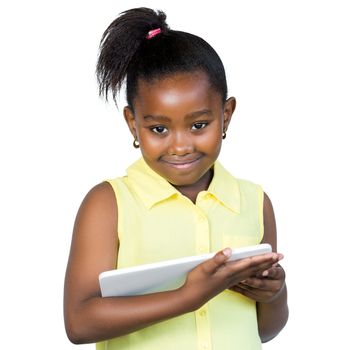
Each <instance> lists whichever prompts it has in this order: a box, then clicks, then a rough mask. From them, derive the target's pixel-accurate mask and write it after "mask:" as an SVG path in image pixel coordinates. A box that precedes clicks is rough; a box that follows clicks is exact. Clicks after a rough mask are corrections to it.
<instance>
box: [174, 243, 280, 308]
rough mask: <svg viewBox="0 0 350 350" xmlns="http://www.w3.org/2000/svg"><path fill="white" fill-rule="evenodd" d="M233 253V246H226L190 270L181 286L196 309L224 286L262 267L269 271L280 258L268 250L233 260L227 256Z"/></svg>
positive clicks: (233, 284) (246, 276)
mask: <svg viewBox="0 0 350 350" xmlns="http://www.w3.org/2000/svg"><path fill="white" fill-rule="evenodd" d="M231 254H232V250H231V249H230V248H226V249H224V250H223V251H220V252H218V253H217V254H216V255H215V256H214V257H213V258H211V259H209V260H207V261H205V262H204V263H202V264H200V265H198V266H197V267H196V268H195V269H193V270H192V271H191V272H190V273H189V274H188V276H187V279H186V282H185V284H184V285H183V286H182V287H181V288H180V289H181V292H183V293H185V296H186V297H187V300H189V301H190V303H191V306H192V307H193V309H194V310H195V309H197V308H198V307H200V306H202V305H203V304H205V303H206V302H207V301H208V300H210V299H211V298H213V297H214V296H216V295H217V294H219V293H221V292H222V291H224V290H225V289H227V288H229V287H232V286H235V285H238V284H239V283H240V282H241V281H242V280H247V279H248V278H249V277H251V276H255V275H257V274H258V273H259V272H262V271H270V270H269V269H270V268H272V266H273V264H275V263H277V262H278V261H279V259H280V256H279V255H278V254H277V253H268V254H262V255H257V256H253V257H250V258H246V259H241V260H238V261H234V262H230V261H228V259H229V257H230V256H231Z"/></svg>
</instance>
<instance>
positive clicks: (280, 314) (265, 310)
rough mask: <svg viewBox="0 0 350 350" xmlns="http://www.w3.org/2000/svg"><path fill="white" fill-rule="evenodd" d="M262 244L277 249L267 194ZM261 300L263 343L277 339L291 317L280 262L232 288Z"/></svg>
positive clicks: (259, 322)
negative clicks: (289, 316)
mask: <svg viewBox="0 0 350 350" xmlns="http://www.w3.org/2000/svg"><path fill="white" fill-rule="evenodd" d="M262 243H269V244H271V246H272V250H273V251H274V252H276V251H277V233H276V222H275V216H274V212H273V207H272V203H271V201H270V199H269V197H268V196H267V195H266V194H265V195H264V238H263V240H262ZM232 289H233V290H235V291H236V292H239V293H241V294H243V295H245V296H247V297H249V298H251V299H254V300H256V301H257V316H258V326H259V334H260V338H261V341H262V342H267V341H269V340H271V339H273V338H274V337H275V336H276V335H277V334H278V333H279V332H280V331H281V330H282V329H283V327H284V326H285V324H286V323H287V320H288V305H287V287H286V284H285V273H284V270H283V268H282V267H281V266H280V265H279V264H275V266H273V267H272V268H270V269H268V270H266V271H264V272H263V273H259V274H258V275H256V276H255V277H251V278H248V279H247V280H245V281H242V282H241V283H240V284H238V285H236V286H235V287H233V288H232Z"/></svg>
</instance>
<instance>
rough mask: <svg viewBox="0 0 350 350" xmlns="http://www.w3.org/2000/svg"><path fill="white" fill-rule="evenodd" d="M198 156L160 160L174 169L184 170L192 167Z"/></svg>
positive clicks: (198, 158)
mask: <svg viewBox="0 0 350 350" xmlns="http://www.w3.org/2000/svg"><path fill="white" fill-rule="evenodd" d="M200 158H202V157H201V156H200V157H197V158H189V159H162V162H163V163H165V164H166V165H168V166H171V167H172V168H174V169H179V170H185V169H189V168H191V167H193V166H194V165H196V163H197V162H198V161H199V160H200Z"/></svg>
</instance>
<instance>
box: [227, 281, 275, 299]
mask: <svg viewBox="0 0 350 350" xmlns="http://www.w3.org/2000/svg"><path fill="white" fill-rule="evenodd" d="M231 290H232V291H234V292H236V293H239V294H242V295H244V296H245V297H247V298H250V299H253V300H255V301H268V300H270V299H271V298H272V297H273V293H271V292H270V291H258V290H256V289H255V290H254V289H253V290H249V289H246V288H242V286H241V285H239V286H234V287H232V288H231Z"/></svg>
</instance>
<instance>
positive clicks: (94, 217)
mask: <svg viewBox="0 0 350 350" xmlns="http://www.w3.org/2000/svg"><path fill="white" fill-rule="evenodd" d="M117 214H118V206H117V200H116V196H115V194H114V191H113V188H112V186H111V185H110V183H108V182H107V181H104V182H101V183H99V184H97V185H96V186H94V187H92V188H91V189H90V191H89V192H88V193H87V194H86V196H85V198H84V199H83V201H82V203H81V205H80V208H79V210H78V214H77V217H76V223H75V225H79V224H84V223H85V225H86V226H87V225H93V226H96V225H99V226H101V225H102V226H104V225H108V226H109V227H110V226H112V225H113V226H114V225H116V223H117ZM85 225H84V226H85Z"/></svg>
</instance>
